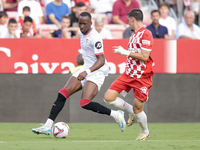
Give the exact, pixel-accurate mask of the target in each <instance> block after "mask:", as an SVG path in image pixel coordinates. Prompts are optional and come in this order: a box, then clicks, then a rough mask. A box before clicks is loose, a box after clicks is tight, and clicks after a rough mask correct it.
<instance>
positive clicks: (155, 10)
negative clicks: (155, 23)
mask: <svg viewBox="0 0 200 150" xmlns="http://www.w3.org/2000/svg"><path fill="white" fill-rule="evenodd" d="M156 12H157V13H159V15H160V11H159V10H157V9H154V10H152V11H151V15H152V14H153V13H156Z"/></svg>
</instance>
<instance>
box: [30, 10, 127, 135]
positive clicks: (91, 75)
mask: <svg viewBox="0 0 200 150" xmlns="http://www.w3.org/2000/svg"><path fill="white" fill-rule="evenodd" d="M91 25H92V21H91V15H90V13H88V12H82V13H81V14H80V16H79V28H80V31H79V35H80V41H81V48H82V55H83V60H84V65H83V67H82V68H81V69H79V70H77V71H76V72H75V73H74V74H73V75H72V76H71V77H70V79H69V80H68V81H67V83H66V85H65V86H64V87H63V88H62V89H61V90H60V91H59V92H58V97H57V99H56V101H55V102H54V104H53V106H52V109H51V112H50V115H49V117H48V119H47V121H46V123H45V124H44V125H43V126H41V127H39V128H33V129H32V132H34V133H36V134H46V135H49V134H51V127H52V125H53V122H54V120H55V119H56V117H57V115H58V114H59V112H60V111H61V110H62V108H63V106H64V104H65V101H66V99H67V98H68V97H69V96H70V95H72V94H74V93H75V92H77V91H79V90H81V89H82V88H83V91H82V96H81V100H80V105H81V107H82V108H84V109H87V110H91V111H93V112H96V113H100V114H106V115H109V116H112V117H113V118H114V119H115V120H116V122H117V123H118V125H119V127H120V129H121V131H124V130H125V127H126V122H125V119H124V112H123V111H121V110H118V111H114V110H111V109H109V108H107V107H105V106H103V105H100V104H99V103H97V102H92V101H91V100H92V99H93V98H94V97H95V96H96V95H97V93H98V91H99V90H100V88H101V86H102V84H103V82H104V79H105V76H107V74H108V71H109V68H108V65H107V62H106V59H105V57H104V51H103V42H102V39H101V36H100V35H99V33H98V32H97V31H96V30H94V29H92V28H91Z"/></svg>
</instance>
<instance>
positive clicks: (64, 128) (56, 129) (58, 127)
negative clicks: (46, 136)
mask: <svg viewBox="0 0 200 150" xmlns="http://www.w3.org/2000/svg"><path fill="white" fill-rule="evenodd" d="M69 131H70V129H69V126H68V125H67V124H66V123H64V122H57V123H56V124H55V125H54V126H53V136H54V137H55V138H66V137H67V136H68V135H69Z"/></svg>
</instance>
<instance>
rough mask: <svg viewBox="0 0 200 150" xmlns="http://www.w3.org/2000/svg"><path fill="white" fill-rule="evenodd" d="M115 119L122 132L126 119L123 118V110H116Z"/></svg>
mask: <svg viewBox="0 0 200 150" xmlns="http://www.w3.org/2000/svg"><path fill="white" fill-rule="evenodd" d="M115 121H116V122H117V123H118V125H119V127H120V129H121V131H122V132H123V131H124V130H125V128H126V121H125V119H124V112H123V111H121V110H118V116H117V118H115Z"/></svg>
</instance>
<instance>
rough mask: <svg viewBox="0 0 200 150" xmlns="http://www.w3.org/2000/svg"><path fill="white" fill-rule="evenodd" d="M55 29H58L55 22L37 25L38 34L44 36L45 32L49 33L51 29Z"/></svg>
mask: <svg viewBox="0 0 200 150" xmlns="http://www.w3.org/2000/svg"><path fill="white" fill-rule="evenodd" d="M55 30H58V26H57V25H55V24H48V25H47V24H41V25H37V31H38V34H40V35H41V36H44V35H45V34H47V33H50V32H51V31H55Z"/></svg>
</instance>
